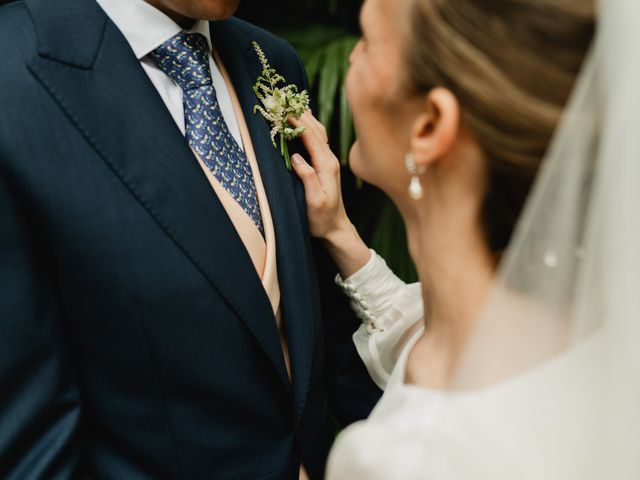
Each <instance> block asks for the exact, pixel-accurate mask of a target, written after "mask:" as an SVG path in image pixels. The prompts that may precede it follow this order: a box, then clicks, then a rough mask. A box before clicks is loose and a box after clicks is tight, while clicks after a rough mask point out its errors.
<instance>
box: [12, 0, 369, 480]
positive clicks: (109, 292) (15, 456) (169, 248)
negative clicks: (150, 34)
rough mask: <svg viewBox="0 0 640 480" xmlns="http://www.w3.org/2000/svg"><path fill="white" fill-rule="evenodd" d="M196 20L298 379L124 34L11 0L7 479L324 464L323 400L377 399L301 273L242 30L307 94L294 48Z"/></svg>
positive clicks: (296, 198)
mask: <svg viewBox="0 0 640 480" xmlns="http://www.w3.org/2000/svg"><path fill="white" fill-rule="evenodd" d="M211 31H212V36H213V44H214V45H215V46H216V48H217V49H218V51H219V53H220V56H221V58H222V60H223V62H224V64H225V66H226V67H227V69H228V71H229V73H230V76H231V78H232V81H233V83H234V86H235V88H236V90H237V92H238V95H239V98H240V101H241V104H242V107H243V111H244V115H245V117H246V119H247V122H248V125H249V129H250V132H251V136H252V140H253V144H254V147H255V149H256V152H257V157H258V161H259V164H260V171H261V175H262V178H263V181H264V185H265V188H266V191H267V194H268V197H269V202H270V206H271V210H272V213H273V220H274V224H275V230H276V236H277V244H278V273H279V279H280V283H281V290H282V309H283V314H284V322H285V325H286V331H287V338H288V343H289V348H290V355H291V361H292V368H293V373H292V380H291V381H290V380H289V378H288V375H287V371H286V368H285V363H284V358H283V353H282V350H281V347H280V342H279V337H278V332H277V329H276V324H275V319H274V316H273V313H272V310H271V307H270V304H269V300H268V298H267V295H266V293H265V292H264V290H263V288H262V285H261V282H260V279H259V278H258V276H257V274H256V272H255V269H254V268H253V266H252V262H251V260H250V258H249V256H248V254H247V252H246V250H245V249H244V246H243V244H242V242H241V241H240V238H239V237H238V235H237V233H236V231H235V229H234V227H233V225H232V223H231V221H230V220H229V218H228V217H227V215H226V213H225V211H224V209H223V207H222V206H221V204H220V202H219V201H218V199H217V197H216V195H215V194H214V192H213V190H212V189H211V187H210V185H209V183H208V181H207V179H206V178H205V177H204V175H203V174H202V171H201V170H200V167H199V166H198V164H197V163H196V161H195V159H194V157H193V155H192V152H191V150H190V148H189V146H188V144H187V141H186V140H185V138H184V137H183V136H182V135H181V133H180V131H179V130H178V128H177V127H176V125H175V123H174V121H173V119H172V118H171V116H170V114H169V113H168V111H167V109H166V107H165V106H164V104H163V102H162V100H161V98H160V97H159V95H158V93H157V91H156V90H155V88H154V87H153V85H152V84H151V82H150V80H149V79H148V77H147V76H146V74H145V73H144V71H143V70H142V68H141V66H140V64H139V62H138V60H137V59H136V58H135V56H134V54H133V52H132V51H131V49H130V47H129V45H128V43H127V42H126V40H125V39H124V37H123V36H122V34H121V33H120V32H119V30H118V29H117V28H116V27H115V25H114V24H113V23H112V22H111V21H110V20H109V19H108V18H107V16H106V15H105V14H104V13H103V11H102V10H101V9H100V8H99V7H98V5H97V4H96V3H95V1H94V0H24V1H18V2H14V3H10V4H8V5H6V6H4V7H2V8H0V478H3V479H20V480H25V479H32V478H33V479H36V478H46V479H50V478H76V477H80V478H92V479H102V478H107V479H118V480H129V479H133V480H135V479H200V478H206V479H243V480H244V479H264V480H266V479H293V478H296V477H297V471H298V465H299V464H300V463H301V462H303V463H304V464H305V465H306V467H307V469H308V470H309V472H310V474H311V476H312V478H315V479H319V478H321V477H322V475H323V468H324V463H325V460H326V455H327V452H328V449H329V447H330V445H331V442H332V438H333V433H334V432H333V430H334V426H333V424H332V422H331V417H332V416H335V418H337V419H338V420H339V421H340V422H343V423H346V422H350V421H353V420H356V419H358V418H362V417H365V416H366V415H367V414H368V413H369V411H370V409H371V408H372V406H373V405H374V403H375V402H376V400H377V398H378V396H379V393H380V392H379V391H378V390H377V389H376V388H375V386H374V385H373V383H372V382H371V381H370V379H369V378H368V376H367V374H366V372H365V369H364V368H363V365H362V363H361V362H360V361H359V359H358V358H357V355H356V353H355V351H354V347H353V345H352V342H351V338H350V337H351V334H352V332H353V331H354V329H355V328H356V326H357V322H356V320H355V318H354V317H353V316H352V315H350V314H349V313H348V307H347V305H346V301H345V300H344V299H342V298H341V297H339V295H336V294H337V292H336V291H335V289H334V288H333V287H332V286H331V285H330V283H331V280H330V277H331V273H328V274H327V275H326V276H325V275H324V274H323V273H321V274H320V275H318V274H317V272H316V267H315V264H316V263H315V262H317V259H316V260H315V261H314V253H313V251H314V250H315V249H314V248H313V246H312V243H311V241H310V239H309V237H308V233H307V222H306V217H305V208H304V197H303V190H302V187H301V185H300V184H299V182H298V181H297V179H296V178H295V177H294V175H292V174H291V173H289V172H287V171H286V170H285V168H284V165H283V159H282V158H281V156H280V155H279V153H278V151H277V150H275V149H274V148H273V146H272V144H271V141H270V139H269V127H268V125H267V124H266V123H265V121H264V120H263V119H262V118H260V117H257V116H254V115H253V112H252V107H253V105H254V104H255V103H256V98H255V97H254V95H253V92H252V90H251V86H252V84H253V82H254V81H255V79H256V78H257V77H258V75H259V73H260V64H259V62H258V59H257V57H256V55H255V53H254V52H253V50H252V49H251V46H250V43H251V41H252V40H257V41H258V42H259V43H260V44H261V46H262V47H263V49H264V50H265V53H266V54H267V56H268V58H269V59H270V60H271V63H272V64H273V66H274V67H275V68H276V69H277V70H278V71H279V72H280V73H282V74H283V75H284V76H285V77H286V78H287V80H288V81H290V82H295V83H296V84H298V85H299V87H300V88H301V89H302V88H306V87H307V85H306V79H305V74H304V70H303V68H302V66H301V64H300V61H299V59H298V57H297V56H296V54H295V52H294V51H293V49H292V48H291V47H290V46H289V45H288V44H287V43H285V42H283V41H282V40H279V39H277V38H275V37H273V36H272V35H270V34H268V33H266V32H265V31H263V30H260V29H258V28H256V27H254V26H251V25H249V24H247V23H244V22H242V21H240V20H237V19H229V20H225V21H220V22H213V23H212V24H211ZM322 263H323V264H327V263H328V262H327V261H326V260H323V261H322ZM321 290H322V291H323V292H322V293H321ZM334 295H336V296H334ZM321 298H322V299H323V300H325V304H324V306H323V307H322V308H321Z"/></svg>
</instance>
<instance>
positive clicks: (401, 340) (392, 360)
mask: <svg viewBox="0 0 640 480" xmlns="http://www.w3.org/2000/svg"><path fill="white" fill-rule="evenodd" d="M336 283H337V284H338V285H339V286H340V287H341V288H342V290H343V291H344V292H345V293H346V294H347V295H348V296H349V297H350V298H351V306H352V308H353V309H354V311H355V312H356V314H357V315H358V317H359V318H360V319H361V320H362V325H361V326H360V328H359V329H358V330H357V331H356V333H354V335H353V341H354V343H355V346H356V349H357V350H358V354H359V355H360V357H361V358H362V360H363V362H364V364H365V366H366V367H367V370H368V372H369V375H371V378H372V379H373V380H374V382H376V384H377V385H378V386H379V387H380V388H382V389H383V390H384V388H385V387H386V385H387V382H388V380H389V377H390V375H391V372H392V370H393V367H394V366H395V364H396V361H397V359H398V355H399V354H400V352H401V351H402V349H403V347H404V346H405V345H406V343H407V341H408V340H409V339H410V338H411V337H412V335H413V333H415V332H416V331H417V330H418V329H419V328H420V327H422V325H423V323H422V320H423V319H424V308H423V303H422V287H421V284H419V283H414V284H409V285H408V284H406V283H404V282H403V281H402V280H400V279H399V278H398V277H397V276H396V275H395V274H394V273H393V272H392V271H391V270H390V269H389V267H387V264H386V262H385V261H384V260H383V259H382V258H381V257H380V256H379V255H378V254H376V252H374V251H373V250H372V251H371V259H370V260H369V262H368V263H367V264H366V265H365V266H364V267H362V269H360V270H359V271H358V272H356V273H355V274H353V275H352V276H351V277H349V278H347V279H346V280H343V279H342V278H341V277H340V276H339V275H338V276H337V277H336Z"/></svg>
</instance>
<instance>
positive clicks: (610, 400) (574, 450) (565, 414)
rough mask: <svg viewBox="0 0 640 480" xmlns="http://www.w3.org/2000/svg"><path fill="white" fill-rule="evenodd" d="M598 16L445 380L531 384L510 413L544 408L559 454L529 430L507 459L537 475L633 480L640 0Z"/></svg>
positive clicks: (468, 385)
mask: <svg viewBox="0 0 640 480" xmlns="http://www.w3.org/2000/svg"><path fill="white" fill-rule="evenodd" d="M598 8H599V14H598V27H597V33H596V38H595V40H594V44H593V46H592V48H591V51H590V53H589V55H588V57H587V60H586V61H585V64H584V66H583V70H582V72H581V74H580V76H579V79H578V81H577V84H576V87H575V89H574V92H573V94H572V98H571V100H570V103H569V106H568V109H567V111H566V113H565V115H564V116H563V120H562V121H561V124H560V126H559V128H558V130H557V132H556V135H555V139H554V141H553V143H552V146H551V147H550V150H549V153H548V156H547V158H546V159H545V161H544V163H543V167H542V170H541V172H540V174H539V176H538V179H537V180H536V183H535V185H534V187H533V190H532V193H531V196H530V198H529V200H528V202H527V205H526V207H525V210H524V212H523V215H522V217H521V220H520V222H519V225H518V227H517V229H516V233H515V235H514V238H513V240H512V242H511V244H510V246H509V249H508V252H507V253H506V254H505V258H504V259H503V262H502V264H501V267H500V270H499V274H498V280H497V284H496V286H495V288H494V290H493V293H492V295H491V297H490V300H489V302H488V304H487V306H486V308H485V310H484V312H483V314H482V316H481V318H480V319H479V322H478V328H477V330H476V331H475V333H474V334H473V335H472V337H471V339H470V340H469V343H468V347H467V349H466V351H465V354H464V355H463V357H462V360H461V361H460V363H459V365H458V367H457V372H456V375H455V376H454V381H453V383H452V385H451V389H452V390H453V391H454V392H459V391H467V390H474V391H487V390H491V389H492V388H495V387H499V386H500V385H503V384H504V383H508V382H510V381H518V379H526V378H530V379H532V381H534V385H536V383H535V381H538V380H539V388H533V389H532V392H531V395H530V396H528V397H527V398H526V401H525V402H524V403H525V405H521V404H520V405H517V408H518V409H519V411H520V412H522V411H524V412H526V411H531V412H532V415H533V412H536V410H537V409H538V408H542V407H541V406H544V408H546V410H544V413H543V414H540V417H537V418H539V419H540V423H544V422H545V421H548V420H549V417H550V416H553V421H550V420H549V428H548V430H547V433H548V434H549V438H553V439H555V440H557V441H558V445H561V446H562V447H561V450H563V451H562V452H561V453H558V452H554V451H552V449H551V447H549V445H548V444H547V440H548V438H546V437H545V436H544V435H541V436H540V437H539V438H538V437H535V435H533V434H532V437H531V438H528V439H527V440H528V441H527V442H525V443H526V445H527V447H526V451H520V452H517V455H516V456H515V458H516V459H517V460H514V459H513V458H511V459H510V462H511V463H512V464H513V463H514V462H515V464H519V468H521V469H522V471H523V472H526V471H527V469H528V468H529V467H530V466H531V465H544V468H543V469H542V470H540V471H544V472H545V475H546V478H545V480H547V479H548V478H572V479H573V478H580V480H585V479H591V478H593V479H596V478H598V479H631V478H633V479H640V122H639V121H638V119H639V118H640V0H601V2H600V4H599V7H598ZM545 372H546V373H545ZM547 373H548V377H549V378H547V376H546V375H547ZM533 379H537V380H533ZM504 403H505V404H504V405H502V406H501V407H503V408H504V410H505V412H508V411H509V409H514V408H516V406H514V405H512V404H509V401H508V399H507V398H506V397H505V401H504ZM554 405H555V407H554ZM554 408H555V411H554ZM536 421H538V420H536ZM523 424H526V419H524V420H523ZM517 428H518V427H517V426H514V431H517ZM490 435H491V434H490V433H489V436H490ZM488 441H490V439H488ZM514 442H515V444H516V445H515V447H514V448H515V450H517V449H518V446H517V445H518V439H517V438H514ZM551 443H553V442H551ZM522 448H523V449H524V448H525V447H524V446H523V447H522ZM554 448H555V447H554ZM493 460H494V461H493V467H492V468H493V469H494V472H493V474H489V475H488V476H489V477H492V478H498V477H501V475H500V474H501V473H504V472H500V469H502V468H503V467H504V465H502V464H506V463H508V462H503V459H501V458H494V459H493ZM512 466H513V465H511V466H510V467H509V468H511V467H512ZM516 468H518V465H516ZM506 470H507V469H506V468H505V471H506ZM511 472H513V470H511ZM578 472H579V473H578ZM511 478H516V477H513V476H512V477H511ZM518 478H524V476H519V477H518ZM527 478H528V477H527Z"/></svg>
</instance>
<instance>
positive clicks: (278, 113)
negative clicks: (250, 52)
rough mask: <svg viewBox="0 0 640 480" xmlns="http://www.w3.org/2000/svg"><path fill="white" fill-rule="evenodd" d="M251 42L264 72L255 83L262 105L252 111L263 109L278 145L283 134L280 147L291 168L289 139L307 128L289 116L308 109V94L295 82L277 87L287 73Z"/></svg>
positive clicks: (273, 138) (286, 162)
mask: <svg viewBox="0 0 640 480" xmlns="http://www.w3.org/2000/svg"><path fill="white" fill-rule="evenodd" d="M252 45H253V48H254V49H255V51H256V53H257V54H258V58H259V59H260V63H261V64H262V74H261V75H260V76H259V77H258V80H257V81H256V84H255V85H254V86H253V91H254V92H255V94H256V96H257V97H258V100H260V103H261V104H262V105H256V106H255V107H254V109H253V113H254V114H255V113H256V112H260V113H261V114H262V116H263V117H264V118H265V119H266V120H267V121H268V122H269V123H270V124H271V141H272V142H273V146H274V147H276V148H277V145H276V136H277V135H280V151H281V153H282V155H283V156H284V159H285V165H286V167H287V169H288V170H291V158H290V156H289V147H288V145H287V142H288V141H291V140H293V139H294V138H297V137H299V136H300V135H301V134H302V133H303V132H304V127H298V128H293V127H292V126H291V125H290V124H289V118H291V117H295V118H297V119H299V118H300V117H301V116H302V114H303V113H304V112H306V111H307V110H309V94H308V93H307V91H306V90H304V91H302V92H298V87H296V86H295V85H293V84H292V85H286V86H285V87H278V86H277V85H278V84H279V83H286V82H285V79H284V77H283V76H282V75H279V74H278V73H276V71H275V69H273V68H271V66H270V65H269V62H268V61H267V57H266V56H265V54H264V52H263V51H262V48H260V45H258V43H257V42H253V43H252Z"/></svg>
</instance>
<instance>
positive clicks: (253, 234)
mask: <svg viewBox="0 0 640 480" xmlns="http://www.w3.org/2000/svg"><path fill="white" fill-rule="evenodd" d="M213 56H214V59H215V61H216V63H217V64H218V67H219V68H220V71H221V72H222V75H223V77H224V79H225V82H226V83H227V89H228V90H229V95H230V96H231V101H232V103H233V107H234V110H235V113H236V117H237V119H238V126H239V127H240V133H241V136H242V144H243V147H244V151H245V154H246V156H247V160H248V161H249V164H250V165H251V169H252V171H253V177H254V181H255V185H256V190H257V194H258V201H259V202H260V213H261V215H262V224H263V227H264V233H265V237H264V238H263V237H262V234H261V233H260V231H259V230H258V227H257V226H256V225H255V223H253V220H252V219H251V217H249V215H247V213H246V212H245V211H244V210H243V209H242V207H241V206H240V205H239V204H238V202H236V200H235V199H234V198H233V197H232V196H231V194H230V193H229V192H227V190H226V189H225V188H224V187H223V186H222V184H221V183H220V182H219V181H218V180H217V179H216V177H215V176H214V175H213V173H212V172H211V171H210V170H209V168H208V167H207V166H206V165H205V164H204V162H203V161H202V159H200V158H199V157H198V155H196V157H197V158H198V163H199V164H200V167H201V168H202V171H203V172H204V174H205V175H206V176H207V179H208V180H209V183H210V184H211V186H212V188H213V190H214V191H215V192H216V195H217V196H218V198H219V199H220V202H221V203H222V206H223V207H224V209H225V210H226V212H227V214H228V215H229V218H230V219H231V222H232V223H233V225H234V226H235V228H236V231H237V232H238V235H239V236H240V239H241V240H242V242H243V244H244V246H245V248H246V249H247V252H248V253H249V256H250V257H251V260H252V262H253V265H254V267H255V269H256V272H257V273H258V276H259V277H260V278H261V280H262V286H263V287H264V289H265V292H266V293H267V296H268V297H269V301H270V303H271V308H272V309H273V313H274V315H275V318H276V324H277V328H278V332H279V334H280V343H281V345H282V351H283V353H284V359H285V363H286V366H287V371H288V372H289V376H291V364H290V360H289V349H288V346H287V341H286V335H285V331H284V324H283V322H282V312H281V309H280V284H279V282H278V268H277V257H276V239H275V229H274V226H273V220H272V218H271V210H270V208H269V201H268V198H267V194H266V191H265V189H264V185H263V183H262V177H261V176H260V169H259V167H258V162H257V159H256V155H255V152H254V150H253V143H252V142H251V136H250V134H249V129H248V127H247V124H246V121H245V118H244V114H243V112H242V107H241V106H240V101H239V100H238V96H237V94H236V91H235V88H234V86H233V84H232V83H231V81H230V79H229V75H228V73H227V71H226V69H225V68H224V65H223V64H222V62H221V61H220V58H219V57H218V55H217V54H216V52H215V51H214V52H213Z"/></svg>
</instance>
